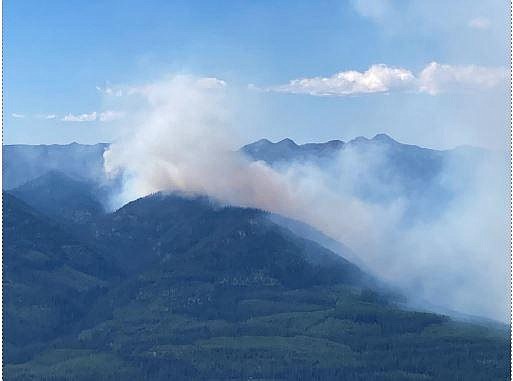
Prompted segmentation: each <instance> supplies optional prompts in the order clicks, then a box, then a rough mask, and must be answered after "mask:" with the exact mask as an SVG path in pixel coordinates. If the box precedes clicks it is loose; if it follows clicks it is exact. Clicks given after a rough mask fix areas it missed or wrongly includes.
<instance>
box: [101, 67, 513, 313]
mask: <svg viewBox="0 0 513 381" xmlns="http://www.w3.org/2000/svg"><path fill="white" fill-rule="evenodd" d="M228 92H229V91H228V89H227V86H226V84H225V83H224V82H223V81H221V80H218V79H215V78H198V77H194V76H185V75H180V76H173V77H169V78H167V79H165V80H163V81H160V82H157V83H153V84H150V85H145V86H140V87H134V88H131V89H129V90H128V91H127V93H129V94H130V95H129V96H130V97H132V98H131V99H132V100H131V101H130V102H129V103H130V109H129V110H127V118H126V120H127V122H128V124H127V125H126V129H125V131H124V134H123V135H124V136H122V137H121V138H120V139H119V140H118V141H117V142H115V143H113V144H112V145H111V146H110V148H109V150H108V151H106V152H105V155H104V159H105V169H106V171H107V172H108V173H109V174H111V175H115V174H122V176H123V178H124V187H123V190H122V192H121V193H120V194H118V195H116V203H117V205H118V206H120V205H122V204H123V203H125V202H127V201H131V200H133V199H135V198H137V197H140V196H144V195H147V194H149V193H152V192H156V191H162V190H164V191H167V190H168V191H175V190H176V191H182V192H190V193H201V194H206V195H209V196H210V197H213V198H215V199H217V200H219V201H221V202H225V203H227V204H232V205H238V206H250V207H256V208H261V209H264V210H268V211H272V212H275V213H279V214H282V215H284V216H287V217H290V218H294V219H297V220H301V221H304V222H306V223H308V224H310V225H312V226H314V227H316V228H317V229H319V230H321V231H322V232H324V233H325V234H327V235H329V236H331V237H333V238H335V239H337V240H339V241H341V242H343V243H344V244H346V245H348V246H349V247H351V248H352V249H353V251H354V252H355V253H356V254H357V255H358V256H359V260H360V261H361V263H363V264H364V265H365V267H366V268H368V269H369V270H370V271H371V272H373V273H374V274H376V275H378V276H379V277H381V278H383V279H384V280H385V281H388V282H390V283H391V284H393V285H396V286H399V287H401V288H402V289H403V290H405V292H406V293H407V295H409V296H410V297H411V298H413V299H415V300H424V301H427V302H428V303H431V304H433V305H440V306H443V307H445V308H448V309H452V310H457V311H461V312H465V313H471V314H477V315H481V316H487V317H490V318H494V319H497V320H502V321H506V320H507V318H508V316H507V313H508V311H509V305H508V303H509V302H508V284H509V277H508V274H509V261H508V258H509V254H508V243H509V242H508V229H507V226H508V218H507V216H508V215H509V214H508V207H509V206H508V203H507V199H506V197H507V194H508V183H507V173H506V169H507V162H506V161H505V158H502V157H499V158H497V157H495V156H497V155H495V156H493V157H492V156H491V155H490V158H488V159H486V160H482V161H479V162H478V163H477V162H473V161H466V160H457V159H455V160H454V161H453V162H451V163H448V165H446V167H445V168H444V172H443V175H442V178H441V180H440V181H445V182H446V184H447V186H448V187H450V188H451V189H453V190H454V191H455V192H456V194H457V197H454V198H453V199H452V200H451V201H450V202H447V203H446V205H444V207H443V209H442V210H441V211H440V212H439V213H438V214H437V215H436V217H434V218H422V217H423V216H422V215H421V216H416V217H415V218H414V219H413V220H408V218H407V217H408V216H407V213H408V210H409V208H410V206H411V205H410V204H411V203H412V202H414V200H410V199H406V198H404V197H395V198H394V197H392V198H389V199H387V200H386V202H376V201H372V200H369V199H367V198H365V197H362V196H361V194H359V193H358V192H357V191H356V183H357V179H359V178H361V176H362V174H363V175H364V174H365V173H366V172H367V169H368V168H367V166H375V165H376V163H378V164H379V162H380V161H381V160H382V159H383V152H380V150H376V151H375V152H374V151H370V152H366V153H365V154H364V156H362V155H363V154H362V153H359V152H353V151H351V150H345V151H344V152H343V153H342V154H341V156H340V158H339V159H338V160H337V161H336V163H332V164H333V165H330V167H329V168H321V167H319V166H316V165H313V164H294V165H290V166H286V167H282V168H280V169H276V168H272V167H270V166H268V165H266V164H265V163H263V162H253V161H250V160H249V159H247V158H246V157H244V156H243V155H242V154H241V153H239V152H238V151H237V148H238V147H240V146H241V145H242V143H246V142H244V141H243V140H242V139H241V138H240V136H242V135H243V134H242V133H241V131H240V130H237V128H236V127H235V126H233V125H232V124H231V120H232V115H233V112H234V111H235V110H232V109H230V105H232V104H233V102H232V101H231V99H230V96H229V95H228ZM128 115H131V116H130V117H128ZM499 156H500V155H499ZM469 179H470V180H469ZM462 184H463V185H462ZM370 185H371V187H375V188H376V189H380V191H387V190H388V188H393V187H394V186H395V184H385V183H383V182H380V181H379V180H376V181H375V182H374V183H371V184H370ZM462 186H463V187H464V189H460V188H461V187H462ZM393 190H394V189H390V191H391V193H392V194H394V192H393ZM436 202H437V200H433V203H436ZM433 206H434V204H433ZM405 221H408V222H405Z"/></svg>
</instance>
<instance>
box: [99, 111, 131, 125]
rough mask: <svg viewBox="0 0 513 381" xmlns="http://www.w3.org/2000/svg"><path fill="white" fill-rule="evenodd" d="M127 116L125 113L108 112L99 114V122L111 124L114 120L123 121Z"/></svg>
mask: <svg viewBox="0 0 513 381" xmlns="http://www.w3.org/2000/svg"><path fill="white" fill-rule="evenodd" d="M124 116H125V113H124V112H121V111H112V110H107V111H103V112H101V113H100V114H99V117H98V120H99V121H100V122H110V121H113V120H118V119H121V118H123V117H124Z"/></svg>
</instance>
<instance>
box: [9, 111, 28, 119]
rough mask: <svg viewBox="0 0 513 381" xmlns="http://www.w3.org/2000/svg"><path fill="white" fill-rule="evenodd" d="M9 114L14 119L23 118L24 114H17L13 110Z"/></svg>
mask: <svg viewBox="0 0 513 381" xmlns="http://www.w3.org/2000/svg"><path fill="white" fill-rule="evenodd" d="M11 116H12V117H13V118H16V119H23V118H25V115H24V114H17V113H15V112H13V113H12V114H11Z"/></svg>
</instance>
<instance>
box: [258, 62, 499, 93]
mask: <svg viewBox="0 0 513 381" xmlns="http://www.w3.org/2000/svg"><path fill="white" fill-rule="evenodd" d="M505 76H506V73H505V70H504V69H501V68H488V67H482V66H476V65H468V66H452V65H442V64H438V63H436V62H431V63H430V64H428V65H427V66H426V67H425V68H424V69H423V70H422V71H421V72H420V73H419V74H418V75H415V74H413V72H412V71H410V70H408V69H404V68H397V67H389V66H387V65H384V64H379V65H372V66H371V67H370V68H369V69H368V70H366V71H364V72H359V71H355V70H348V71H342V72H339V73H337V74H334V75H332V76H331V77H313V78H300V79H293V80H291V81H290V82H289V83H287V84H285V85H278V86H271V87H268V88H267V89H266V90H267V91H275V92H283V93H292V94H309V95H315V96H348V95H356V94H371V93H386V92H392V91H412V92H425V93H428V94H431V95H435V94H438V93H441V92H446V91H454V90H458V89H480V88H490V87H493V86H496V85H498V84H499V83H501V82H502V81H503V80H504V79H505Z"/></svg>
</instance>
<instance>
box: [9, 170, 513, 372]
mask: <svg viewBox="0 0 513 381" xmlns="http://www.w3.org/2000/svg"><path fill="white" fill-rule="evenodd" d="M43 189H45V190H47V191H46V192H43V191H42V190H43ZM95 197H97V193H95V190H94V189H93V188H92V187H90V186H87V185H86V184H82V185H81V184H80V182H78V181H77V180H73V179H70V178H67V177H66V176H65V175H63V174H55V173H52V174H49V175H45V176H43V177H42V178H39V179H36V180H34V181H32V182H30V183H28V184H25V185H22V186H21V187H20V188H17V189H15V190H13V191H10V192H9V193H6V192H4V194H3V202H4V226H3V233H4V247H3V248H4V306H3V307H4V359H3V361H4V377H5V379H6V380H53V381H57V380H121V379H133V380H365V381H367V380H393V381H398V380H399V381H400V380H465V381H472V380H505V379H508V377H509V371H510V370H509V369H510V346H509V328H508V327H506V326H503V325H500V324H498V323H497V324H495V323H485V322H481V323H476V322H475V323H468V322H467V323H466V322H462V321H456V320H454V319H452V318H450V317H448V316H443V315H439V314H435V313H428V312H417V311H412V310H408V309H406V308H405V307H404V303H403V302H404V299H403V298H402V296H401V295H400V294H398V293H397V292H396V291H395V290H391V289H389V288H387V287H386V286H383V285H382V284H381V283H380V282H379V281H377V280H376V279H374V278H373V277H372V276H370V275H368V274H366V273H364V272H363V271H362V270H360V269H359V268H358V267H357V266H356V265H354V264H352V263H351V262H349V261H348V260H346V259H344V258H342V257H340V256H338V255H336V254H334V253H333V252H331V251H330V250H328V249H327V248H325V247H322V246H321V245H319V244H318V243H316V242H313V241H310V240H307V239H304V238H302V237H299V236H297V235H296V234H294V233H292V231H290V230H288V229H286V228H284V227H283V226H281V225H278V224H277V223H275V222H274V220H273V219H271V218H269V216H268V214H267V213H265V212H262V211H260V210H255V209H245V208H235V207H226V206H221V205H218V204H216V203H214V202H213V201H211V200H209V199H207V198H205V197H190V196H187V197H186V196H184V195H178V194H169V195H164V194H156V195H152V196H149V197H146V198H142V199H139V200H136V201H133V202H131V203H129V204H127V205H125V206H124V207H123V208H121V209H119V210H118V211H116V212H114V213H105V212H103V211H102V210H101V207H100V206H99V205H100V204H99V203H98V202H96V201H95Z"/></svg>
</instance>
